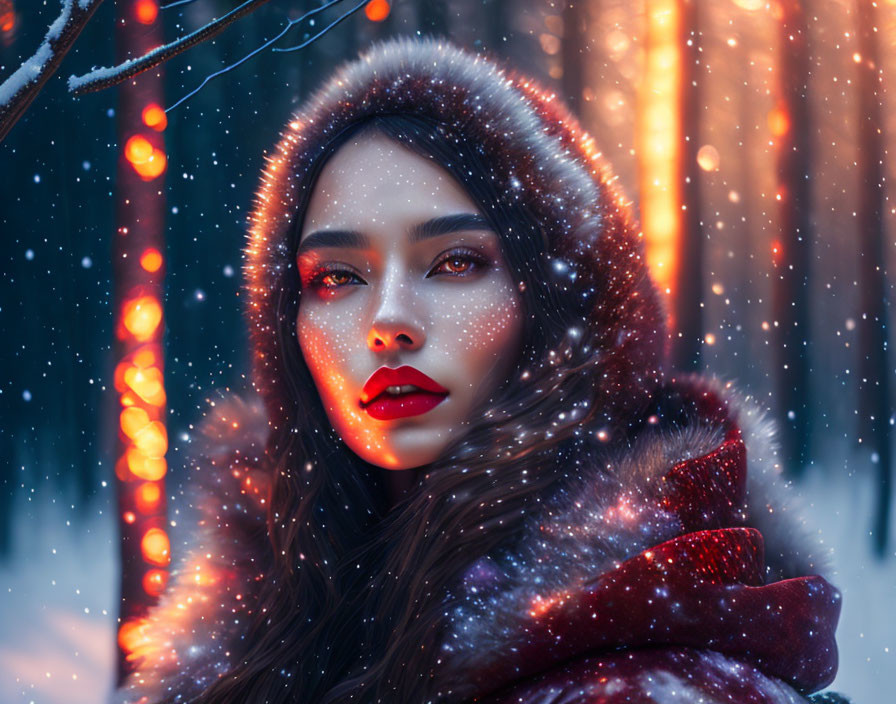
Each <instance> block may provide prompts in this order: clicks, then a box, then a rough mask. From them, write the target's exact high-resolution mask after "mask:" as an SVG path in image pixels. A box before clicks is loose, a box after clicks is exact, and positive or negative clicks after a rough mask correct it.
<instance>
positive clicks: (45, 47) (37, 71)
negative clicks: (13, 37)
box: [0, 0, 103, 142]
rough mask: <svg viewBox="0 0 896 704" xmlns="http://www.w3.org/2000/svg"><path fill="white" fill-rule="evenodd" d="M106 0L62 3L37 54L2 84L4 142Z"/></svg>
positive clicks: (0, 131) (0, 135)
mask: <svg viewBox="0 0 896 704" xmlns="http://www.w3.org/2000/svg"><path fill="white" fill-rule="evenodd" d="M102 1H103V0H62V10H61V12H60V13H59V16H58V17H57V18H56V20H55V21H54V22H53V24H51V25H50V28H49V29H48V30H47V34H46V36H44V40H43V42H41V45H40V46H39V47H38V49H37V51H36V52H35V53H34V55H33V56H32V57H31V58H30V59H28V60H27V61H25V62H24V63H23V64H22V65H21V66H19V68H18V69H17V70H16V71H15V72H14V73H13V74H12V75H11V76H10V77H9V78H7V79H6V80H5V81H4V82H3V84H2V85H0V142H2V141H3V139H4V138H5V137H6V135H7V134H9V131H10V130H11V129H12V126H13V125H14V124H16V122H18V120H19V118H20V117H22V115H24V114H25V111H26V110H27V109H28V106H29V105H31V103H32V101H33V100H34V99H35V98H36V97H37V94H38V93H40V91H41V89H42V88H43V87H44V84H45V83H46V82H47V80H49V78H50V76H52V75H53V74H54V73H56V69H58V68H59V65H60V64H61V63H62V59H63V58H65V55H66V54H67V53H68V51H69V49H71V47H72V44H74V43H75V40H76V39H77V38H78V35H79V34H81V30H82V29H84V27H85V26H86V25H87V23H88V22H89V21H90V18H91V17H92V16H93V13H94V12H96V9H97V8H98V7H99V6H100V3H101V2H102Z"/></svg>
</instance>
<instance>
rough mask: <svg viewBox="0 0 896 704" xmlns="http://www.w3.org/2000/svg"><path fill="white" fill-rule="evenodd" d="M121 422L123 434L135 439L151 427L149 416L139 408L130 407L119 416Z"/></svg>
mask: <svg viewBox="0 0 896 704" xmlns="http://www.w3.org/2000/svg"><path fill="white" fill-rule="evenodd" d="M119 420H120V422H121V432H123V433H124V434H125V435H127V436H128V437H129V438H133V437H134V436H135V435H137V433H138V432H139V431H141V430H143V428H145V427H146V426H147V425H149V414H148V413H147V412H146V411H145V410H143V409H142V408H140V407H139V406H128V407H127V408H125V409H124V410H123V411H122V412H121V415H120V416H119Z"/></svg>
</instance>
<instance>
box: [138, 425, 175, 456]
mask: <svg viewBox="0 0 896 704" xmlns="http://www.w3.org/2000/svg"><path fill="white" fill-rule="evenodd" d="M134 447H136V448H137V449H138V450H140V452H142V453H143V454H144V455H146V456H147V457H148V458H150V459H161V458H162V457H164V456H165V453H166V452H167V451H168V431H167V430H165V426H164V425H162V423H160V422H159V421H157V420H154V421H153V422H152V423H150V424H149V425H147V426H146V427H145V428H143V429H142V430H139V431H138V432H137V434H136V435H135V436H134Z"/></svg>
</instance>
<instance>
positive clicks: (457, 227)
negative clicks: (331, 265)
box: [296, 213, 492, 257]
mask: <svg viewBox="0 0 896 704" xmlns="http://www.w3.org/2000/svg"><path fill="white" fill-rule="evenodd" d="M491 229H492V226H491V225H489V223H488V221H487V220H486V219H485V218H484V217H483V216H482V215H480V214H479V213H457V214H455V215H443V216H442V217H438V218H432V219H431V220H427V221H426V222H421V223H417V224H416V225H414V226H413V227H412V228H411V230H410V239H411V243H413V244H416V243H417V242H422V241H423V240H427V239H430V238H432V237H439V236H441V235H447V234H449V233H451V232H462V231H465V230H491ZM369 246H370V239H369V238H368V237H367V235H364V234H362V233H360V232H357V231H355V230H317V231H315V232H312V233H311V234H309V235H308V236H307V237H306V238H305V239H304V240H302V243H301V244H300V245H299V249H298V251H297V252H296V257H301V256H302V255H303V254H305V253H307V252H309V251H310V250H312V249H317V248H318V247H349V248H358V249H360V248H363V247H369Z"/></svg>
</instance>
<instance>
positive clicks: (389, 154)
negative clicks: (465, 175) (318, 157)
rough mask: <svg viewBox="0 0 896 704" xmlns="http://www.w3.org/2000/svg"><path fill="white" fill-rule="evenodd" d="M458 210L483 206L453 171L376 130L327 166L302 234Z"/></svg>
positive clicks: (472, 210)
mask: <svg viewBox="0 0 896 704" xmlns="http://www.w3.org/2000/svg"><path fill="white" fill-rule="evenodd" d="M458 212H468V213H478V212H480V209H479V207H478V206H477V205H476V203H475V201H473V199H472V198H471V197H470V196H469V194H467V192H466V191H465V190H464V189H463V188H462V187H461V185H460V184H459V183H458V182H457V181H456V180H455V178H454V177H453V176H452V175H451V174H450V173H449V172H448V171H446V170H445V169H444V168H442V167H441V166H439V165H438V164H436V163H435V162H433V161H432V160H430V159H428V158H426V157H423V156H420V155H418V154H416V153H414V152H412V151H411V150H410V149H409V148H407V147H405V146H403V145H401V144H399V143H397V142H396V141H394V140H392V139H390V138H388V137H386V136H385V135H381V134H376V133H374V134H370V135H365V136H362V137H360V138H357V139H356V138H352V139H350V140H349V141H348V142H346V143H345V144H343V145H342V146H341V147H340V148H339V149H338V150H337V151H336V152H335V153H334V154H333V155H332V156H331V157H330V159H329V160H328V161H327V163H326V164H325V165H324V167H323V169H322V170H321V172H320V175H319V177H318V179H317V181H316V183H315V185H314V188H313V190H312V195H311V200H310V202H309V204H308V210H307V212H306V214H305V219H304V223H303V227H302V235H303V236H304V235H306V234H307V233H309V232H311V231H312V230H318V229H322V228H334V227H339V228H340V229H342V228H345V229H358V230H365V231H368V230H373V231H375V230H376V229H377V228H378V227H383V228H391V227H394V226H396V225H397V226H403V225H404V226H407V225H413V224H416V223H418V222H422V221H425V220H428V219H431V218H433V217H437V216H439V215H446V214H453V213H458Z"/></svg>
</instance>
